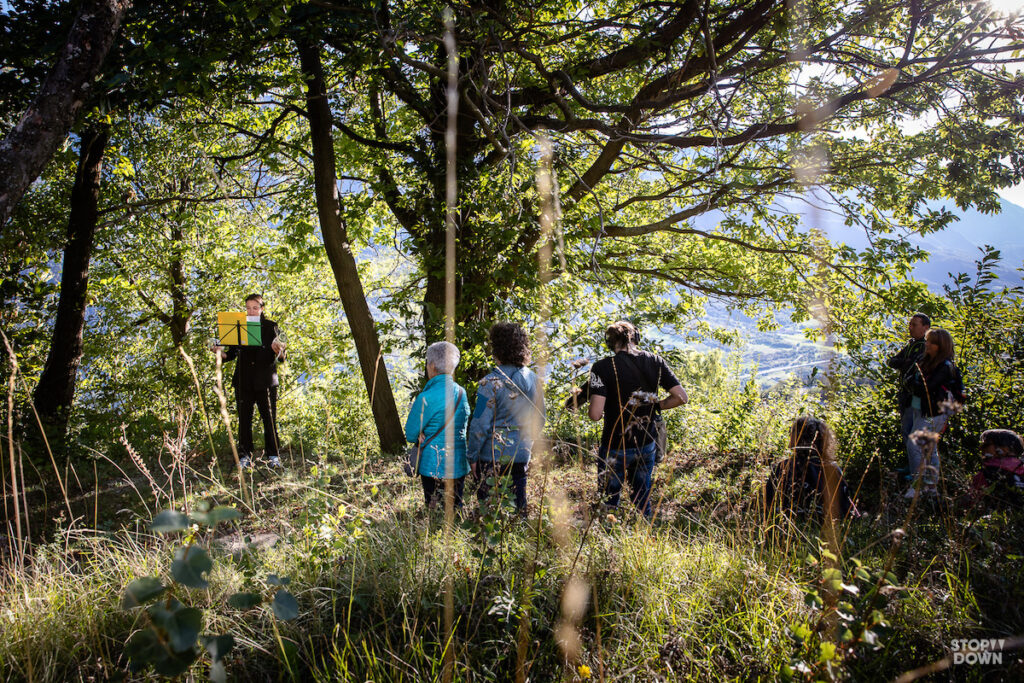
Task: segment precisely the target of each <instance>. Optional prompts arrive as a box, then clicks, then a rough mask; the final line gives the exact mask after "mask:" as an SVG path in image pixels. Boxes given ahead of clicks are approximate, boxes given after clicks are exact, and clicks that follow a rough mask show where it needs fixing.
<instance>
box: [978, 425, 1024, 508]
mask: <svg viewBox="0 0 1024 683" xmlns="http://www.w3.org/2000/svg"><path fill="white" fill-rule="evenodd" d="M981 457H982V461H981V472H978V474H976V475H974V479H972V480H971V492H970V495H971V500H972V501H973V502H978V501H980V500H982V499H983V498H985V499H989V500H991V501H993V502H1013V503H1017V504H1020V503H1021V502H1024V441H1022V440H1021V438H1020V436H1019V435H1018V434H1017V432H1014V431H1010V430H1009V429H989V430H988V431H985V432H982V433H981Z"/></svg>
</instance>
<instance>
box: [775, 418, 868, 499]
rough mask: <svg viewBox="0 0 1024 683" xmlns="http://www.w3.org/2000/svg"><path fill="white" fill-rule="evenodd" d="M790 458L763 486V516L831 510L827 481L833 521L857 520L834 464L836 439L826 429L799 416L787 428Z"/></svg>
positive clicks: (838, 470)
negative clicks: (830, 490) (831, 496)
mask: <svg viewBox="0 0 1024 683" xmlns="http://www.w3.org/2000/svg"><path fill="white" fill-rule="evenodd" d="M789 448H790V450H791V451H792V453H793V454H792V455H791V456H790V457H788V458H786V459H784V460H780V461H779V462H777V463H775V464H774V465H773V466H772V469H771V473H770V474H769V475H768V480H767V481H766V482H765V485H764V500H765V515H766V517H767V518H769V519H770V518H771V517H772V516H773V515H774V513H776V512H787V513H788V512H808V511H816V510H817V511H821V510H824V509H826V508H830V507H832V505H833V500H832V499H830V498H829V479H831V480H832V481H831V486H832V489H833V492H834V493H833V494H832V495H834V503H835V507H832V509H833V510H834V514H835V516H836V517H839V518H845V517H851V518H856V517H860V511H859V510H857V505H856V504H855V503H854V501H853V497H852V496H851V495H850V488H849V486H847V484H846V479H844V478H843V471H842V470H841V469H840V468H839V465H837V464H836V461H835V450H836V449H835V436H834V435H833V433H832V430H831V429H830V428H829V426H828V425H827V424H826V423H825V422H824V421H823V420H819V419H818V418H816V417H811V416H810V415H802V416H800V417H798V418H796V419H795V420H793V422H792V424H791V425H790V427H789Z"/></svg>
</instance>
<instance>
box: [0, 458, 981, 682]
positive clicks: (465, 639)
mask: <svg viewBox="0 0 1024 683" xmlns="http://www.w3.org/2000/svg"><path fill="white" fill-rule="evenodd" d="M696 460H698V461H702V459H700V458H697V459H696ZM740 461H742V458H740ZM726 469H728V468H726ZM687 470H688V471H689V475H690V476H694V477H696V480H699V472H701V471H704V473H705V481H707V482H710V481H712V478H711V477H710V476H708V474H709V470H707V469H705V466H704V465H700V464H698V465H694V459H683V458H682V457H680V456H678V455H676V456H673V457H671V458H669V460H668V462H666V463H665V464H664V466H663V467H662V470H661V471H662V480H661V482H659V483H660V486H661V487H662V488H663V489H666V490H669V491H672V490H673V486H674V485H675V484H673V482H679V481H683V480H685V478H686V476H687V475H686V474H685V471H687ZM695 473H696V474H695ZM720 475H721V472H719V476H718V477H716V479H721V478H722V477H721V476H720ZM549 476H550V477H551V480H552V481H555V482H562V483H567V484H569V488H570V496H569V500H568V504H569V507H570V509H572V507H573V506H576V508H575V509H576V510H578V511H582V512H581V513H577V514H575V515H570V516H569V517H568V518H560V517H559V515H558V514H556V511H554V510H553V508H551V507H549V506H548V505H547V503H545V505H544V506H543V508H542V509H540V510H539V511H537V512H539V514H535V515H531V519H530V520H529V521H522V520H519V519H518V518H516V517H515V516H514V515H511V514H504V513H503V512H501V511H500V510H499V511H498V512H497V513H495V514H493V515H491V516H489V517H486V518H485V519H482V520H476V519H472V518H470V517H472V516H473V515H472V514H471V511H470V512H467V514H466V516H467V518H466V519H464V520H463V522H462V524H461V525H459V526H456V528H455V529H454V531H453V532H452V533H451V536H446V534H445V531H444V525H443V518H442V517H441V516H440V513H439V512H434V511H425V510H422V509H421V507H422V502H421V500H420V497H419V492H418V490H417V487H418V482H411V481H410V480H405V479H403V478H401V475H400V474H399V472H398V469H397V467H395V466H394V465H391V464H380V463H379V462H378V464H377V465H371V466H369V467H367V466H366V463H365V459H363V458H358V457H354V456H352V457H349V458H348V459H347V461H345V462H343V463H342V464H341V465H330V466H325V465H323V464H321V465H320V466H319V467H318V468H316V469H314V470H312V471H311V472H301V471H295V472H293V473H292V474H290V475H288V476H286V477H284V478H281V479H276V480H266V481H264V482H263V483H261V484H257V495H256V496H255V498H254V500H255V502H254V505H255V506H256V512H255V513H253V514H249V515H248V516H247V517H246V518H245V519H244V520H243V522H242V528H241V529H239V530H236V531H232V532H231V533H230V534H225V535H223V536H221V537H220V538H217V539H209V540H210V541H211V546H212V548H213V551H214V552H213V554H214V556H215V560H216V562H215V569H214V571H213V573H212V576H211V577H210V588H209V589H208V590H188V591H187V593H186V595H183V596H182V599H183V600H184V599H187V600H189V601H191V602H192V604H195V605H197V606H199V607H201V608H202V609H203V611H204V615H205V616H204V619H205V624H206V626H205V629H204V632H209V633H223V632H231V633H233V634H234V635H235V637H236V640H237V643H238V645H237V646H236V649H235V650H234V651H233V652H232V653H231V655H230V656H229V657H228V661H227V669H228V672H229V675H230V676H231V677H233V678H237V679H242V678H254V679H255V680H270V679H278V678H279V677H282V676H283V677H284V678H286V679H287V678H294V679H297V680H298V679H309V678H313V679H316V680H324V681H328V680H331V681H334V680H338V681H348V680H352V681H355V680H359V681H363V680H407V681H413V680H415V681H421V680H440V677H441V675H442V673H443V669H444V661H445V648H446V646H447V645H448V643H449V641H448V640H447V639H446V638H445V633H446V630H445V624H444V600H443V590H444V587H445V585H450V586H451V587H452V591H453V605H454V622H455V638H454V640H453V641H450V642H454V643H455V645H454V652H453V655H454V662H455V664H454V666H455V668H454V672H453V675H454V676H455V678H456V679H457V680H472V681H489V680H507V679H509V678H511V677H512V676H514V673H515V668H516V663H517V645H518V643H517V634H518V632H519V625H520V619H521V618H522V617H523V615H524V613H525V615H526V617H527V618H528V619H529V624H530V629H529V633H530V640H529V642H528V643H527V646H526V662H525V664H526V668H527V671H528V675H529V676H530V678H531V679H533V680H553V679H562V680H585V679H588V678H589V679H592V680H607V681H618V680H654V679H662V678H663V679H668V680H698V679H699V680H741V679H750V678H756V677H762V678H769V679H770V678H774V677H775V676H776V674H777V672H778V671H779V670H780V667H781V666H782V665H783V664H785V663H786V662H788V661H789V659H790V657H791V655H792V653H793V641H792V639H791V637H790V634H791V631H792V629H793V627H794V626H795V625H797V624H801V623H814V620H815V618H816V617H815V610H814V609H813V608H812V607H809V606H808V605H807V604H806V603H805V601H804V593H805V592H806V590H807V589H808V587H809V586H813V585H815V582H816V581H817V580H818V577H819V576H820V568H819V567H817V566H813V565H808V564H807V562H806V561H805V559H804V558H805V557H806V556H807V555H808V554H812V555H813V554H817V553H819V552H820V547H819V545H818V541H817V538H816V536H815V534H814V530H815V524H814V523H813V520H810V521H809V522H808V523H807V524H804V525H800V524H798V525H797V527H796V530H795V533H794V534H793V536H792V538H790V539H788V540H787V542H784V543H782V542H778V539H774V538H769V537H767V536H766V535H765V534H764V533H763V529H762V528H761V525H760V524H759V522H758V518H757V515H754V514H751V513H750V511H749V510H747V509H745V508H744V507H743V506H742V505H741V504H740V502H741V499H742V498H743V497H745V496H746V495H747V491H746V486H747V484H746V483H740V484H728V483H727V484H726V485H725V488H721V487H720V488H719V490H718V492H717V493H713V494H712V493H709V492H708V491H699V492H697V493H696V495H697V497H698V498H699V499H705V500H707V499H709V497H710V496H720V497H721V499H722V500H725V501H729V500H732V501H733V503H735V504H734V505H733V506H732V507H731V508H729V509H730V510H733V512H732V513H729V514H724V515H723V514H721V513H716V512H715V508H714V507H710V508H701V509H698V510H695V511H694V510H686V509H675V508H671V507H666V508H665V510H664V512H663V514H662V521H659V522H656V523H655V524H654V525H648V524H646V523H645V522H643V521H642V520H639V519H637V518H636V517H635V515H633V514H632V513H630V512H629V511H627V510H623V511H622V512H620V514H619V515H618V517H621V519H614V518H610V517H593V516H590V515H589V514H588V513H587V510H589V509H590V508H589V503H590V502H592V501H591V500H590V499H591V498H592V497H593V494H592V491H588V490H586V487H585V482H587V481H589V479H588V478H587V477H586V476H582V478H581V475H580V473H579V471H578V470H577V469H575V468H574V467H571V466H570V467H567V466H561V467H557V468H555V469H554V470H553V471H552V472H551V473H550V475H549ZM360 477H363V478H360ZM724 479H725V481H726V482H729V481H740V482H741V481H745V480H743V479H742V478H737V479H731V478H729V477H725V478H724ZM332 482H333V483H332ZM531 483H532V485H537V484H538V482H536V481H533V482H531ZM414 484H415V485H414ZM231 488H232V487H227V488H224V489H216V488H207V489H204V490H203V493H204V494H210V493H212V494H213V495H214V496H221V497H222V499H223V498H224V497H225V496H226V491H230V490H231ZM535 492H536V491H533V493H535ZM534 500H536V498H534ZM468 507H470V508H471V509H472V508H474V507H475V504H473V503H470V504H468ZM488 520H493V521H494V527H493V532H491V533H481V528H482V525H485V524H486V523H488ZM889 531H890V529H888V528H885V526H884V525H882V524H881V523H877V522H870V521H867V522H865V523H864V524H863V525H860V526H855V527H854V528H853V529H852V531H850V532H849V533H848V534H847V537H846V545H845V547H846V548H848V549H849V551H850V553H851V554H857V552H858V550H859V549H864V548H866V549H867V550H864V551H863V552H860V553H859V555H860V557H861V559H862V561H864V562H865V563H868V564H871V563H875V564H881V563H882V562H883V561H884V560H885V558H886V556H887V554H889V553H890V551H891V548H892V545H891V543H890V542H888V541H887V540H886V539H887V537H888V536H889ZM269 533H272V534H274V535H276V537H279V540H278V541H277V542H276V543H274V544H268V545H262V546H254V545H251V544H250V545H249V546H246V545H245V544H244V542H243V539H244V538H245V537H246V536H252V537H258V536H257V535H258V534H264V535H267V534H269ZM938 535H939V530H938V529H936V528H933V527H926V528H924V529H923V530H922V531H920V532H919V533H917V534H914V535H912V537H911V538H909V539H908V541H907V542H906V543H904V544H903V546H902V549H901V550H900V551H899V556H898V557H897V562H896V564H897V567H896V568H897V569H899V570H900V572H901V574H902V575H903V576H904V577H906V581H907V584H908V588H909V592H908V597H907V598H906V599H904V600H891V601H890V600H882V601H881V603H880V605H879V606H880V607H881V608H882V609H884V610H885V611H886V614H887V617H888V619H889V620H890V622H891V629H890V631H889V632H887V633H886V635H885V640H884V648H882V649H881V650H879V652H877V653H875V654H872V655H870V656H869V657H868V658H867V659H861V660H854V659H851V660H849V661H846V662H844V663H843V666H844V667H845V669H839V671H840V672H845V674H843V675H846V674H849V673H851V672H852V673H856V672H858V671H860V672H861V673H862V674H866V673H869V672H871V671H875V672H876V673H877V672H879V671H882V672H887V673H889V674H890V675H893V676H894V675H896V674H898V673H899V672H900V671H902V670H903V669H904V668H909V667H908V664H910V663H925V662H926V660H929V658H938V657H941V655H942V644H943V642H945V641H944V639H945V638H947V637H950V638H951V637H961V636H964V634H967V633H975V632H978V630H979V627H980V625H981V611H980V609H979V607H978V606H977V604H976V602H975V598H974V592H973V588H972V583H971V582H972V577H971V576H970V574H969V570H968V569H967V567H966V558H967V557H968V556H967V555H960V556H957V555H953V556H951V557H948V558H947V557H936V555H935V554H934V551H935V550H936V549H937V548H938V547H939V545H938V544H939V543H940V539H939V538H938ZM446 538H447V539H449V540H446ZM872 544H874V545H872ZM170 547H171V541H169V540H168V539H162V538H158V537H155V536H153V535H151V534H149V533H147V532H146V531H145V527H144V525H143V524H141V523H140V524H139V525H138V526H137V527H136V528H132V529H122V530H120V531H118V532H115V533H111V534H95V533H80V532H75V533H69V534H66V535H65V536H64V537H63V538H61V539H59V541H56V542H54V543H53V544H51V545H48V546H45V547H39V548H37V549H36V552H35V554H34V555H33V556H32V559H31V562H29V563H28V564H27V565H26V567H25V568H24V569H22V570H16V569H12V570H11V571H9V572H7V573H6V574H4V575H3V577H2V579H0V581H2V583H0V627H2V631H3V634H4V637H3V638H0V671H2V672H3V674H4V676H3V678H4V679H5V680H22V679H30V680H37V681H49V680H53V681H57V680H87V679H94V678H96V677H98V678H100V679H102V678H105V677H107V676H111V675H112V674H114V673H115V672H117V671H118V670H122V669H123V666H124V662H123V661H122V659H121V656H122V651H123V645H124V643H125V641H126V640H127V638H128V637H129V635H130V634H131V633H132V631H133V629H134V628H135V615H134V613H132V612H127V611H124V610H122V609H121V608H120V606H119V602H120V595H121V591H122V589H123V588H124V586H126V585H127V584H128V583H129V582H130V581H131V580H133V579H135V578H137V577H140V576H145V575H161V574H164V575H165V574H166V567H167V566H168V564H169V557H170V552H171V550H170ZM947 561H948V562H949V564H946V563H947ZM958 561H959V564H958ZM531 568H532V575H531V574H530V572H531ZM269 573H276V574H278V575H281V576H289V577H291V579H292V583H291V584H290V586H289V588H290V590H291V591H292V592H293V593H294V594H295V595H296V596H297V597H298V599H299V602H300V605H301V614H300V616H299V618H298V619H296V620H294V621H291V622H277V621H276V620H274V618H273V617H272V616H271V615H270V613H269V612H268V611H264V610H262V609H257V610H251V611H246V612H239V611H236V610H232V609H230V608H228V607H227V606H226V604H225V603H226V598H227V596H228V595H230V594H231V593H233V592H235V591H238V590H253V589H256V590H260V589H264V588H265V584H264V581H265V579H266V576H267V574H269ZM572 582H575V583H574V584H573V585H577V586H582V588H583V589H582V590H577V591H575V595H576V597H575V598H574V599H575V600H582V601H583V603H584V604H582V605H577V606H576V609H577V610H578V612H579V617H578V619H576V620H575V621H573V622H572V623H573V626H574V628H575V629H576V630H575V633H576V638H577V639H578V651H577V653H576V654H577V657H576V658H574V659H572V660H571V661H570V660H567V659H566V657H565V655H564V653H565V649H564V646H565V643H564V640H565V638H566V631H564V630H563V629H562V628H561V627H560V624H563V623H566V618H565V610H566V603H565V596H566V595H567V589H566V587H567V586H568V585H570V583H572ZM943 585H944V586H945V588H943ZM936 596H939V597H936ZM527 606H528V607H527ZM140 626H141V624H140ZM560 641H562V642H560ZM872 667H874V668H872ZM201 669H202V665H197V669H196V671H197V673H199V674H200V675H201Z"/></svg>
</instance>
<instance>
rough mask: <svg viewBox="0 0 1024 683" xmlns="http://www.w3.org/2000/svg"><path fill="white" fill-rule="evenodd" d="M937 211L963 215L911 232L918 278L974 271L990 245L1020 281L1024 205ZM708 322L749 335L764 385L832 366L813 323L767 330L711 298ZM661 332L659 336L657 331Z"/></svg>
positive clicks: (822, 221)
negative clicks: (809, 330)
mask: <svg viewBox="0 0 1024 683" xmlns="http://www.w3.org/2000/svg"><path fill="white" fill-rule="evenodd" d="M789 206H790V207H791V208H790V210H792V211H794V212H796V213H799V214H801V216H802V222H803V223H804V224H805V225H807V226H810V225H814V226H816V227H818V228H819V229H821V230H823V231H824V232H825V233H826V234H827V235H828V236H829V237H830V238H831V239H832V240H833V241H835V242H841V243H844V244H847V245H849V246H851V247H853V248H855V249H864V248H865V247H867V246H868V239H867V236H866V235H865V234H864V233H863V232H862V231H859V230H857V229H855V228H851V227H850V226H847V225H845V224H844V223H843V221H842V220H841V218H840V217H839V216H838V215H836V214H835V213H832V212H829V211H827V210H824V209H821V208H819V209H817V210H814V209H810V208H809V207H808V205H807V204H806V203H805V202H799V201H797V200H790V202H789ZM930 206H931V207H932V208H934V209H936V210H937V209H939V208H942V207H943V206H946V208H948V210H949V211H951V212H952V213H954V214H956V215H957V216H959V220H958V221H954V222H953V223H952V224H950V226H949V227H947V228H946V229H945V230H942V231H939V232H937V233H933V234H930V235H927V236H925V237H920V236H917V235H911V236H909V238H908V239H909V240H910V242H911V243H912V244H914V245H915V246H919V247H921V248H922V249H924V250H925V251H927V252H928V253H929V258H928V260H927V261H925V262H922V263H919V264H918V265H917V266H916V267H915V268H914V271H913V275H914V278H915V279H917V280H919V281H920V282H923V283H925V284H927V285H928V286H929V287H930V288H932V289H933V290H936V291H940V290H941V288H942V285H944V284H948V283H949V281H950V273H953V274H956V273H968V274H972V273H974V272H975V269H976V266H975V261H976V260H977V259H978V258H979V257H980V255H981V253H982V252H981V247H983V246H984V245H991V246H993V247H995V248H997V249H999V251H1000V254H1001V256H1002V261H1001V263H1000V266H999V267H998V268H997V272H998V274H999V276H1000V279H1001V280H1002V281H1005V282H1006V283H1007V284H1019V283H1020V282H1021V281H1022V280H1024V276H1022V275H1024V274H1022V272H1021V271H1020V270H1018V269H1019V268H1021V267H1022V264H1024V207H1020V206H1018V205H1016V204H1013V203H1011V202H1008V201H1005V200H1000V208H1001V211H1000V213H998V214H983V213H980V212H978V211H975V210H969V211H962V210H960V209H958V208H957V207H956V206H955V205H948V204H943V203H941V202H932V203H931V204H930ZM721 219H722V215H721V214H718V213H708V214H706V215H704V216H702V217H700V218H699V219H698V220H697V223H698V227H700V228H702V229H714V228H715V227H716V226H717V224H718V222H719V221H720V220H721ZM706 321H707V322H709V323H711V324H712V325H717V326H721V327H726V328H729V329H733V330H738V331H740V333H741V336H742V337H743V338H744V339H745V343H744V346H743V347H742V348H741V350H740V353H741V355H742V358H743V364H744V365H745V366H747V367H750V366H755V365H756V366H757V367H758V368H759V371H758V379H759V381H760V383H761V384H762V385H763V386H767V385H770V384H771V383H773V382H775V381H778V380H779V379H780V378H781V377H784V376H786V375H787V374H790V373H792V374H796V375H798V376H802V377H806V376H807V375H808V374H809V372H810V371H811V369H812V368H813V367H815V366H817V367H818V368H819V369H821V368H822V367H824V366H825V365H827V364H828V362H829V359H830V357H831V356H830V353H829V350H828V349H827V348H826V347H825V346H824V345H822V344H818V343H814V342H811V341H809V340H807V339H806V338H805V337H804V335H803V329H804V328H805V327H807V326H808V325H809V324H813V323H801V324H795V323H791V322H786V321H785V316H784V314H783V315H780V322H781V323H782V324H781V326H780V328H779V329H777V330H772V331H768V332H763V331H760V330H758V329H757V324H756V321H754V320H751V319H749V318H747V316H745V315H743V314H742V313H740V312H737V311H732V312H730V311H727V310H726V307H725V306H724V305H723V304H720V303H717V302H709V304H708V310H707V317H706ZM656 336H657V335H656ZM662 341H663V342H664V343H666V344H667V345H668V346H679V345H686V346H688V347H690V348H695V347H696V348H704V349H708V348H723V347H722V346H721V345H719V344H716V343H714V342H705V343H703V344H694V343H693V341H692V340H687V339H685V337H683V336H679V335H667V336H665V337H662Z"/></svg>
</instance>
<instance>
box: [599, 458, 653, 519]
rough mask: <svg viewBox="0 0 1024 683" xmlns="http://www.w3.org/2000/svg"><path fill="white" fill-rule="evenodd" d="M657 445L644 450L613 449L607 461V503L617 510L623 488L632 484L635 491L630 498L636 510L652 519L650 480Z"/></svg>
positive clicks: (631, 486)
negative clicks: (626, 483)
mask: <svg viewBox="0 0 1024 683" xmlns="http://www.w3.org/2000/svg"><path fill="white" fill-rule="evenodd" d="M657 450H658V445H657V444H656V443H655V442H653V441H652V442H651V443H649V444H647V445H646V446H644V447H643V448H626V449H623V450H621V451H616V450H610V451H608V455H607V456H606V458H605V469H606V473H605V477H606V478H605V487H604V494H605V504H606V505H607V506H608V507H613V508H614V507H618V505H619V496H620V495H621V494H622V485H623V484H624V483H625V482H627V481H628V482H629V486H630V488H631V489H632V495H631V496H630V498H631V499H632V501H633V505H635V506H636V509H637V510H639V511H640V512H641V514H643V516H644V517H646V518H647V519H650V518H651V513H652V510H651V479H652V477H653V474H654V460H655V458H656V457H657Z"/></svg>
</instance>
